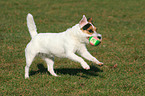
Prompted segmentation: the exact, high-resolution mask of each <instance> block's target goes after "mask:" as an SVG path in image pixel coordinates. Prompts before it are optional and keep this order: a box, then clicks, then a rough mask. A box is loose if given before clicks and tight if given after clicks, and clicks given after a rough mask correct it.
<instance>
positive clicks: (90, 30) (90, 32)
mask: <svg viewBox="0 0 145 96" xmlns="http://www.w3.org/2000/svg"><path fill="white" fill-rule="evenodd" d="M81 30H82V31H83V32H84V33H87V34H89V35H92V34H93V33H94V31H96V27H94V28H93V26H90V27H89V28H87V29H86V30H83V28H81Z"/></svg>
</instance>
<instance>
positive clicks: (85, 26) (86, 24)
mask: <svg viewBox="0 0 145 96" xmlns="http://www.w3.org/2000/svg"><path fill="white" fill-rule="evenodd" d="M79 25H80V27H81V31H82V32H83V34H84V36H85V38H86V41H88V40H89V38H90V37H91V36H95V37H98V38H99V39H101V40H102V36H101V34H98V33H97V28H96V27H95V26H94V25H93V24H92V18H89V19H88V20H87V18H86V16H85V15H83V18H82V19H81V21H80V22H79Z"/></svg>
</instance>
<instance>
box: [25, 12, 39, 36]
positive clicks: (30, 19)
mask: <svg viewBox="0 0 145 96" xmlns="http://www.w3.org/2000/svg"><path fill="white" fill-rule="evenodd" d="M27 26H28V30H29V33H30V35H31V37H32V38H33V37H35V36H36V35H37V28H36V25H35V22H34V19H33V16H32V15H31V14H30V13H29V14H28V15H27Z"/></svg>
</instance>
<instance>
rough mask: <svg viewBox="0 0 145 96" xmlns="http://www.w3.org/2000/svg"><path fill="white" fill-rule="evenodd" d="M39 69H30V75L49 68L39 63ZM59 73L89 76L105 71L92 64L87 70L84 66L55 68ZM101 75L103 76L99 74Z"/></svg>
mask: <svg viewBox="0 0 145 96" xmlns="http://www.w3.org/2000/svg"><path fill="white" fill-rule="evenodd" d="M37 67H38V70H37V71H30V76H32V75H35V74H38V73H48V74H49V72H48V71H47V68H45V67H44V65H43V64H37ZM54 70H55V72H56V73H57V74H60V75H61V74H63V75H65V74H66V75H67V74H69V75H73V76H81V77H86V78H87V76H86V75H89V76H99V74H98V72H103V70H100V69H99V68H97V67H96V66H90V70H85V69H83V68H81V69H79V68H59V69H54ZM99 77H101V76H99Z"/></svg>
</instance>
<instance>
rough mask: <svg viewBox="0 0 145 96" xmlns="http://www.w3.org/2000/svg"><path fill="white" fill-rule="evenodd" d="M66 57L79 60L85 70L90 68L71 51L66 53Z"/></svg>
mask: <svg viewBox="0 0 145 96" xmlns="http://www.w3.org/2000/svg"><path fill="white" fill-rule="evenodd" d="M67 58H69V59H71V60H74V61H76V62H79V63H80V64H81V65H82V67H83V68H84V69H86V70H88V69H90V66H89V65H88V64H87V63H86V62H85V61H84V60H83V59H82V58H81V57H79V56H77V55H76V54H74V53H72V52H71V53H70V52H69V53H67Z"/></svg>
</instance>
